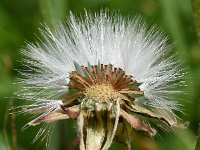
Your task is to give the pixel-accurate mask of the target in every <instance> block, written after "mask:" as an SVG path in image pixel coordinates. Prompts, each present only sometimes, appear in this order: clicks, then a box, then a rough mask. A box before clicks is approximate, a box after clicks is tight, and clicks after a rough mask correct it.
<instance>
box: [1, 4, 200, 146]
mask: <svg viewBox="0 0 200 150" xmlns="http://www.w3.org/2000/svg"><path fill="white" fill-rule="evenodd" d="M192 4H193V5H192ZM192 6H193V7H192ZM84 8H85V9H89V10H91V11H96V10H100V9H101V8H109V9H111V10H118V11H119V12H120V13H121V14H122V15H125V16H127V15H129V16H135V15H136V14H141V15H142V16H144V18H145V19H146V21H147V22H149V23H150V24H157V25H158V26H159V27H160V28H161V29H164V30H165V32H166V34H167V35H169V37H170V38H171V41H173V42H174V47H175V50H176V51H177V52H178V53H179V56H180V59H183V60H185V61H186V66H187V67H188V68H189V72H190V73H191V79H190V81H189V82H191V83H189V87H188V90H190V91H191V94H189V95H184V94H183V96H182V97H183V98H184V99H185V101H186V102H184V103H183V104H184V106H185V110H184V112H185V113H186V115H184V116H183V117H182V118H183V120H184V121H189V122H190V125H189V128H188V129H185V130H183V129H179V130H175V132H174V133H169V134H162V133H160V135H159V136H158V137H156V138H155V140H154V142H155V143H156V144H157V146H158V148H157V149H160V150H168V149H170V150H194V149H195V144H196V140H197V139H196V137H197V129H198V123H199V122H200V17H199V16H200V1H199V0H194V1H192V2H191V1H190V0H0V150H9V149H12V150H15V149H18V150H35V149H36V148H37V149H40V150H43V149H46V147H45V142H36V143H34V144H31V140H32V139H33V138H34V137H35V135H36V133H37V131H38V129H39V127H34V128H29V129H27V130H26V131H24V132H22V131H21V128H22V127H23V126H24V124H25V123H26V122H27V121H28V120H30V116H24V115H16V113H15V111H14V110H12V111H9V108H11V107H12V106H14V105H18V103H19V102H18V101H15V98H13V93H14V92H15V91H17V90H20V87H18V86H17V85H15V84H13V83H14V80H15V78H16V77H17V71H16V70H15V69H20V68H22V67H23V66H22V64H20V63H19V61H18V60H20V59H21V56H20V53H19V51H20V49H21V48H23V47H24V46H25V45H26V41H29V42H32V41H35V40H36V36H35V34H36V35H39V33H38V27H41V23H44V22H45V23H47V24H48V25H49V26H51V25H52V22H54V21H55V20H62V21H65V20H66V17H67V16H68V14H69V11H70V10H72V11H74V12H76V13H77V14H79V13H83V12H84ZM192 8H194V11H193V9H192ZM196 31H198V33H197V32H196ZM197 35H198V36H199V38H198V36H197ZM10 112H12V113H13V114H12V115H11V114H10ZM74 126H75V123H74V122H73V121H61V122H59V124H58V125H57V126H56V128H55V132H54V134H53V135H52V140H51V141H50V146H49V147H48V148H47V149H53V150H68V149H69V150H72V149H77V148H76V147H74V146H73V145H72V141H73V139H74V138H75V136H76V133H75V129H74ZM146 144H147V148H146V149H145V148H143V149H145V150H150V149H151V150H152V149H154V148H152V143H149V145H148V143H146ZM142 145H143V147H145V146H144V145H145V143H143V144H142ZM148 147H149V148H148ZM133 148H134V149H135V150H137V149H140V150H141V149H142V148H141V147H140V146H137V144H136V145H134V147H133ZM112 149H116V150H118V149H123V146H121V145H114V146H113V147H112Z"/></svg>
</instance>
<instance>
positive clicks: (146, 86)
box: [18, 11, 184, 150]
mask: <svg viewBox="0 0 200 150" xmlns="http://www.w3.org/2000/svg"><path fill="white" fill-rule="evenodd" d="M107 13H108V12H107V11H101V12H100V13H96V14H95V15H91V14H88V13H87V12H85V16H84V19H77V18H75V17H74V15H73V14H70V19H69V22H68V25H67V26H64V25H62V24H61V23H57V24H56V25H55V26H54V29H53V30H52V29H49V28H48V27H46V26H45V29H43V30H41V33H42V39H41V41H40V42H38V43H36V44H28V46H27V49H26V50H23V54H24V55H25V56H26V58H25V63H24V65H25V67H26V68H27V69H26V70H24V71H22V72H21V74H22V76H23V78H22V79H21V82H20V83H21V84H22V85H23V88H24V89H23V90H22V91H21V92H19V93H18V95H19V97H20V98H22V99H26V100H27V101H29V102H30V104H27V105H24V106H23V111H24V112H26V113H31V114H36V115H37V117H36V118H35V119H34V120H32V121H30V122H29V123H28V125H30V126H35V125H38V124H41V123H53V122H55V121H57V120H61V119H69V118H73V119H75V120H77V132H78V138H79V140H80V143H79V145H80V149H81V150H85V149H86V150H89V149H96V150H99V149H102V150H107V149H108V148H109V147H110V146H111V144H112V142H113V140H114V139H115V140H116V141H118V142H121V143H124V144H125V145H126V146H127V147H128V149H131V140H132V134H133V133H138V134H142V135H144V136H150V137H152V136H154V135H155V134H156V130H155V129H154V128H153V123H154V124H156V125H157V126H162V127H169V128H170V127H174V126H175V127H179V126H180V125H179V122H178V119H177V116H176V115H175V114H174V111H179V108H178V106H179V103H178V102H177V101H174V95H175V94H178V93H180V92H181V90H179V88H178V87H177V86H179V85H180V84H182V83H183V81H182V80H183V77H184V74H183V70H182V69H180V68H181V67H180V63H179V62H178V61H176V58H175V56H174V55H173V54H171V51H170V49H171V47H170V46H169V45H168V44H167V43H168V40H167V38H166V37H164V36H163V35H162V33H160V31H159V30H158V29H157V27H152V28H151V29H149V30H148V31H147V30H146V27H145V24H144V23H143V22H142V21H141V19H139V18H135V19H133V20H131V19H127V20H126V19H124V18H123V17H121V16H119V15H118V14H116V15H112V16H109V15H108V14H107ZM43 132H44V131H43V129H42V130H41V131H40V132H39V133H38V135H37V136H36V139H37V138H39V136H40V135H42V133H43ZM47 136H48V135H47Z"/></svg>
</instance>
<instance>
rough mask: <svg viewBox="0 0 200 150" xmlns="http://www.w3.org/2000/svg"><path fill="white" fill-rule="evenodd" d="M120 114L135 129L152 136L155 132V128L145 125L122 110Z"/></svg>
mask: <svg viewBox="0 0 200 150" xmlns="http://www.w3.org/2000/svg"><path fill="white" fill-rule="evenodd" d="M121 116H122V117H123V118H124V119H125V120H126V121H127V122H128V123H129V124H130V125H131V126H132V127H133V128H134V129H137V130H141V131H145V132H147V133H148V134H149V135H150V136H154V135H155V134H156V131H155V129H153V128H151V127H149V126H147V125H146V124H144V123H143V122H142V121H141V120H139V119H138V118H137V117H135V116H133V115H130V114H128V113H126V112H125V111H124V110H121Z"/></svg>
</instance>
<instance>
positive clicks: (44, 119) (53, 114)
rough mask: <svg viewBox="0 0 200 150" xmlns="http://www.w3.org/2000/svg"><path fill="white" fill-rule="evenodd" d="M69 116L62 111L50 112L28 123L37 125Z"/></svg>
mask: <svg viewBox="0 0 200 150" xmlns="http://www.w3.org/2000/svg"><path fill="white" fill-rule="evenodd" d="M68 118H69V116H68V115H67V114H65V113H62V112H60V111H55V112H50V113H48V114H47V115H43V116H40V117H38V118H36V119H34V120H32V121H30V122H29V123H28V125H30V126H36V125H38V124H41V123H51V122H54V121H57V120H63V119H68Z"/></svg>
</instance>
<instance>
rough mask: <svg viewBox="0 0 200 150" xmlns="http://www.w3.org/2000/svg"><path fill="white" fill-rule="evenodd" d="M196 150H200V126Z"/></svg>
mask: <svg viewBox="0 0 200 150" xmlns="http://www.w3.org/2000/svg"><path fill="white" fill-rule="evenodd" d="M195 150H200V124H199V129H198V137H197V144H196V148H195Z"/></svg>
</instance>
